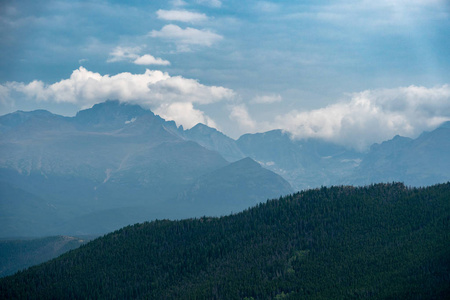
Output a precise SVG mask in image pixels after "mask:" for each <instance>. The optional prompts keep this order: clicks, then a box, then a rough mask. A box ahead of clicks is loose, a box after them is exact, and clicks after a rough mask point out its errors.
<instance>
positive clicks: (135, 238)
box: [0, 183, 450, 299]
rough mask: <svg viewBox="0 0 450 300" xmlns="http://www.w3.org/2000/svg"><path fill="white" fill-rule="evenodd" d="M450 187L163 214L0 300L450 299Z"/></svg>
mask: <svg viewBox="0 0 450 300" xmlns="http://www.w3.org/2000/svg"><path fill="white" fill-rule="evenodd" d="M449 296H450V183H447V184H440V185H435V186H432V187H427V188H408V187H405V186H404V185H403V184H401V183H393V184H377V185H371V186H367V187H361V188H354V187H350V186H341V187H331V188H325V187H323V188H320V189H315V190H309V191H304V192H300V193H296V194H293V195H290V196H287V197H283V198H280V199H277V200H270V201H267V203H264V204H260V205H258V206H256V207H254V208H251V209H248V210H246V211H244V212H242V213H239V214H235V215H230V216H226V217H221V218H209V217H203V218H200V219H189V220H181V221H168V220H159V221H154V222H150V223H144V224H136V225H133V226H128V227H125V228H123V229H121V230H118V231H116V232H113V233H111V234H108V235H105V236H104V237H101V238H98V239H96V240H94V241H92V242H90V243H88V244H86V245H83V246H81V247H80V248H79V249H77V250H73V251H70V252H68V253H66V254H64V255H63V256H61V257H59V258H57V259H54V260H52V261H50V262H48V263H45V264H43V265H40V266H37V267H32V268H30V269H28V270H26V271H23V272H19V273H17V274H16V275H14V276H10V277H6V278H3V279H1V280H0V298H6V299H8V298H11V299H16V298H28V299H62V298H70V299H99V298H109V299H126V298H133V299H284V298H286V299H343V298H344V299H347V298H352V299H389V298H390V299H405V298H406V299H448V297H449Z"/></svg>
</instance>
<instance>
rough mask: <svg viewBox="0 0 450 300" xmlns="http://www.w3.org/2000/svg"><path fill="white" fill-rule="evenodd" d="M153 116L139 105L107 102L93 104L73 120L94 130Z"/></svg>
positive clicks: (115, 101)
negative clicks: (145, 116)
mask: <svg viewBox="0 0 450 300" xmlns="http://www.w3.org/2000/svg"><path fill="white" fill-rule="evenodd" d="M143 115H152V116H154V114H153V113H152V112H151V111H149V110H145V109H143V108H142V107H140V106H139V105H136V104H129V103H124V102H119V101H118V100H108V101H106V102H102V103H98V104H95V105H94V106H93V107H92V108H88V109H85V110H81V111H79V112H78V113H77V115H76V116H75V120H76V121H77V122H78V123H79V124H82V125H83V126H86V125H90V126H94V127H96V128H111V127H117V126H120V127H121V126H123V125H124V124H128V123H130V122H131V123H132V122H134V121H133V120H136V119H137V118H138V117H140V116H143Z"/></svg>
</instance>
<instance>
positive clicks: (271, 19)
mask: <svg viewBox="0 0 450 300" xmlns="http://www.w3.org/2000/svg"><path fill="white" fill-rule="evenodd" d="M123 2H124V1H12V0H4V1H2V2H1V3H0V22H1V26H0V35H1V36H0V38H1V40H2V42H1V44H0V55H1V57H2V59H1V60H0V113H1V114H5V113H8V112H12V111H15V110H19V109H20V110H33V109H37V108H44V109H48V110H50V111H52V112H54V113H59V114H64V115H74V114H75V113H76V111H78V110H79V109H82V108H87V107H90V106H92V105H93V104H95V103H98V102H102V101H105V100H107V99H119V100H121V101H125V102H132V103H137V104H140V105H142V106H144V107H147V108H150V109H152V110H153V111H154V112H156V113H157V114H160V115H161V116H162V117H164V118H167V119H173V120H175V121H176V122H177V124H179V125H181V124H182V125H183V126H184V127H186V128H189V127H191V126H193V125H195V124H196V123H197V122H202V123H206V124H207V125H210V126H213V127H216V128H218V129H219V130H221V131H222V132H224V133H226V134H228V135H230V136H232V137H234V138H236V137H238V136H239V135H240V134H243V133H246V132H261V131H266V130H270V129H275V128H281V129H284V130H286V131H288V132H289V133H291V134H292V136H293V137H294V138H308V137H318V138H324V139H327V140H330V141H333V142H336V143H340V144H344V145H349V146H350V147H353V148H357V149H361V150H363V149H366V148H367V146H368V145H370V144H371V143H373V142H380V141H382V140H385V139H388V138H392V137H393V136H394V135H395V134H401V135H405V136H415V135H417V134H419V133H420V132H421V131H423V130H430V129H432V128H433V127H435V126H437V125H438V124H439V123H440V122H443V121H445V120H449V119H450V87H449V84H450V72H449V71H450V4H449V2H448V1H445V0H409V1H406V0H389V1H388V0H380V1H366V0H361V1H339V0H338V1H283V2H281V3H280V2H269V1H225V0H223V1H220V0H192V1H188V0H185V1H182V0H176V1H126V3H123Z"/></svg>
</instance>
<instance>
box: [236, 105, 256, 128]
mask: <svg viewBox="0 0 450 300" xmlns="http://www.w3.org/2000/svg"><path fill="white" fill-rule="evenodd" d="M229 117H230V119H231V120H232V121H234V122H236V123H237V124H238V126H239V127H240V128H241V129H242V130H243V131H244V132H254V131H255V130H256V129H257V128H258V129H260V127H261V125H260V124H258V123H257V122H256V121H254V120H253V119H252V118H251V116H250V114H249V113H248V110H247V106H245V104H239V105H234V106H232V107H231V112H230V115H229Z"/></svg>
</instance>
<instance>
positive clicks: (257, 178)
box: [177, 158, 293, 215]
mask: <svg viewBox="0 0 450 300" xmlns="http://www.w3.org/2000/svg"><path fill="white" fill-rule="evenodd" d="M292 192H293V189H292V187H291V186H290V184H289V183H288V182H287V181H286V180H284V179H283V178H282V177H281V176H279V175H277V174H275V173H273V172H271V171H269V170H267V169H264V168H262V167H261V165H260V164H258V163H257V162H255V161H254V160H252V159H251V158H244V159H242V160H239V161H237V162H234V163H232V164H229V165H227V166H225V167H223V168H220V169H218V170H215V171H213V172H211V173H208V174H205V175H203V176H202V177H200V178H199V179H197V180H196V181H195V182H194V183H193V184H192V186H191V187H190V188H189V189H187V190H186V191H185V192H184V193H182V194H181V195H179V197H178V201H177V202H178V205H181V206H182V207H185V208H183V209H186V210H192V212H195V211H197V212H201V213H202V214H201V215H217V214H218V213H219V214H220V212H223V211H224V209H228V210H229V211H228V213H230V212H232V211H233V212H239V211H241V210H244V209H246V208H248V207H250V206H254V205H255V204H257V203H260V202H263V201H266V200H267V199H272V198H278V197H280V196H283V195H287V194H290V193H292ZM222 214H223V213H222Z"/></svg>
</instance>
